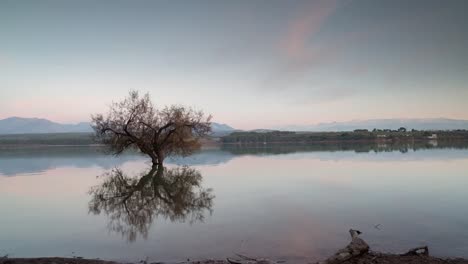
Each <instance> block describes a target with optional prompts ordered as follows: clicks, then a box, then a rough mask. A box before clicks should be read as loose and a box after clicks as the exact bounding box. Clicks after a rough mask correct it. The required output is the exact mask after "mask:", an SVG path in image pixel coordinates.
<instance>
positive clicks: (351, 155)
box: [0, 147, 468, 176]
mask: <svg viewBox="0 0 468 264" xmlns="http://www.w3.org/2000/svg"><path fill="white" fill-rule="evenodd" d="M290 151H291V153H286V154H274V153H269V152H268V150H266V151H265V150H260V151H258V153H255V152H254V153H253V154H235V153H232V152H229V150H219V149H207V150H202V151H200V152H198V153H196V154H194V155H192V156H189V157H185V158H182V157H174V158H168V159H167V160H166V162H167V164H178V165H219V164H222V163H226V162H229V161H231V160H232V159H236V158H239V157H242V156H266V157H271V158H272V159H319V160H334V161H341V160H354V161H359V160H361V161H371V162H389V161H416V160H447V161H448V160H457V159H464V158H466V157H468V150H467V149H431V150H428V149H425V150H417V151H411V150H410V151H408V152H406V153H401V152H399V151H392V152H377V153H376V152H373V151H371V152H359V153H356V152H355V151H352V150H348V151H333V152H331V151H304V150H300V149H299V150H297V151H298V152H294V151H295V150H294V149H291V150H290ZM135 160H141V161H145V160H147V159H146V157H145V156H143V155H139V154H132V153H129V154H124V155H121V156H119V157H114V156H111V155H107V154H105V153H103V152H102V151H100V150H99V149H95V148H81V149H78V150H77V149H76V148H59V149H57V148H54V147H52V148H43V149H39V150H38V149H35V150H34V151H31V152H28V151H27V150H22V151H16V152H12V151H5V150H3V151H2V150H0V176H2V175H3V176H15V175H26V174H29V175H30V174H38V173H41V172H44V171H47V170H49V169H53V168H64V167H75V168H87V167H99V168H103V169H110V168H113V167H116V166H119V165H120V164H122V163H126V162H129V161H135Z"/></svg>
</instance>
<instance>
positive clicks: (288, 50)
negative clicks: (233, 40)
mask: <svg viewBox="0 0 468 264" xmlns="http://www.w3.org/2000/svg"><path fill="white" fill-rule="evenodd" d="M337 7H338V2H337V1H336V0H328V1H314V2H312V3H310V4H309V5H307V6H305V7H302V8H301V10H300V11H298V13H297V15H296V16H295V17H294V18H293V19H292V20H291V21H290V22H289V24H288V26H287V29H286V31H285V33H284V35H282V36H281V38H280V40H279V41H278V49H277V51H278V52H277V54H276V55H277V57H276V59H275V62H274V65H273V66H272V69H271V70H270V72H269V73H268V75H267V79H266V82H265V83H264V84H263V85H262V86H265V87H268V89H271V88H275V89H277V90H284V89H291V88H294V87H295V86H296V84H297V83H298V82H300V81H301V80H302V78H303V77H304V75H305V74H307V73H309V72H310V71H311V70H312V69H314V68H317V67H319V66H323V65H325V64H327V63H329V62H330V61H333V60H334V58H336V57H337V53H338V49H337V45H336V44H335V43H326V45H324V44H323V43H320V41H319V39H318V34H319V32H320V31H321V30H322V29H323V27H324V25H325V24H326V22H327V20H328V19H329V17H330V16H331V15H332V14H333V13H334V11H335V10H336V9H337Z"/></svg>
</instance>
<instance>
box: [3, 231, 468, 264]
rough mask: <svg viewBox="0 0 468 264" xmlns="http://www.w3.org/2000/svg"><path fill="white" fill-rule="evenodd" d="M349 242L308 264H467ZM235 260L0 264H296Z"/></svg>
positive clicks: (421, 250)
mask: <svg viewBox="0 0 468 264" xmlns="http://www.w3.org/2000/svg"><path fill="white" fill-rule="evenodd" d="M349 234H350V236H351V242H349V244H348V245H347V246H346V247H344V248H342V249H340V250H338V251H337V252H336V253H335V254H333V255H332V256H330V257H328V258H327V259H324V260H320V261H318V262H317V261H314V262H312V261H308V262H307V264H417V263H425V264H468V259H464V258H449V257H447V258H440V257H434V256H430V254H429V248H428V247H427V246H420V247H416V248H412V249H409V250H408V251H407V252H405V253H400V254H398V253H382V252H375V251H372V250H371V249H370V246H369V245H368V244H367V242H366V241H364V240H363V239H362V238H361V237H360V234H361V232H360V231H358V230H354V229H350V230H349ZM233 255H235V257H234V258H229V257H227V258H225V259H204V260H190V259H187V260H186V261H182V262H164V261H148V259H146V260H140V261H137V262H120V261H110V260H102V259H85V258H82V257H72V258H61V257H40V258H9V257H8V255H6V256H4V257H0V264H298V262H297V261H295V260H288V259H282V260H273V259H267V258H255V257H251V256H244V255H240V254H236V253H233Z"/></svg>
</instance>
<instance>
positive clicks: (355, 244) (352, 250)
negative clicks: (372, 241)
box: [319, 229, 369, 264]
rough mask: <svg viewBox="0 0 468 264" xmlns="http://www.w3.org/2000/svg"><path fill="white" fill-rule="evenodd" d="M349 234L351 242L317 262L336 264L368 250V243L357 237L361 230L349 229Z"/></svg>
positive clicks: (320, 263)
mask: <svg viewBox="0 0 468 264" xmlns="http://www.w3.org/2000/svg"><path fill="white" fill-rule="evenodd" d="M349 234H350V235H351V242H350V243H349V244H348V245H347V246H346V247H345V248H343V249H340V250H338V252H336V253H335V255H333V256H331V257H329V258H328V259H326V260H324V261H320V262H319V264H338V263H342V262H344V261H346V260H348V259H350V258H353V257H357V256H360V255H362V254H365V253H367V252H369V245H368V244H367V243H366V241H364V240H363V239H362V238H360V237H359V235H360V234H361V231H359V230H354V229H350V230H349Z"/></svg>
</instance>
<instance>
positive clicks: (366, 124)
mask: <svg viewBox="0 0 468 264" xmlns="http://www.w3.org/2000/svg"><path fill="white" fill-rule="evenodd" d="M400 127H405V128H406V129H408V130H411V129H416V130H456V129H468V120H459V119H448V118H412V119H369V120H354V121H349V122H331V123H319V124H315V125H291V126H283V127H277V128H276V129H278V130H285V131H317V132H325V131H328V132H331V131H354V130H356V129H368V130H372V129H374V128H377V129H398V128H400Z"/></svg>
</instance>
